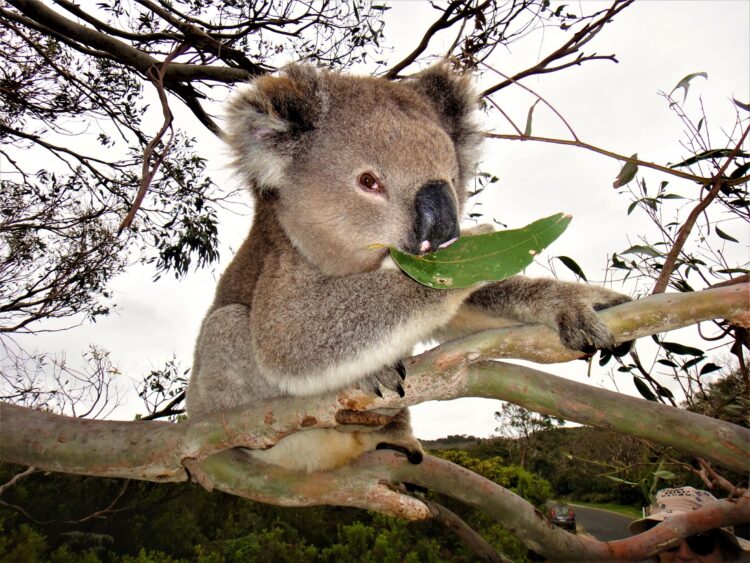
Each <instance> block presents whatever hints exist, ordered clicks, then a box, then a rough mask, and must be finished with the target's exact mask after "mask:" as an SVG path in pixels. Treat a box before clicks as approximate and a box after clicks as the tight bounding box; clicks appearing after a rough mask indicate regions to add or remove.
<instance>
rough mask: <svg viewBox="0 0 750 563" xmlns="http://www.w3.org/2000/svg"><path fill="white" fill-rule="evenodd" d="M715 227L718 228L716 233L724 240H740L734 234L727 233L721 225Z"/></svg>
mask: <svg viewBox="0 0 750 563" xmlns="http://www.w3.org/2000/svg"><path fill="white" fill-rule="evenodd" d="M714 228H715V229H716V234H717V235H719V236H720V237H721V238H723V239H724V240H728V241H731V242H740V241H738V240H737V239H736V238H734V237H733V236H731V235H728V234H726V233H725V232H724V231H722V230H721V229H720V228H719V227H714Z"/></svg>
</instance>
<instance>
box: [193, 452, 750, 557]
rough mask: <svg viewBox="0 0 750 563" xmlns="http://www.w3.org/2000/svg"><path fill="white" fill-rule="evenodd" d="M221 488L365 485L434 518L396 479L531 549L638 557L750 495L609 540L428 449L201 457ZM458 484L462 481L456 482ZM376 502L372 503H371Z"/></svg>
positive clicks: (296, 492) (320, 495)
mask: <svg viewBox="0 0 750 563" xmlns="http://www.w3.org/2000/svg"><path fill="white" fill-rule="evenodd" d="M201 466H202V468H203V469H204V470H205V471H206V474H208V475H210V476H211V478H212V479H213V482H214V484H215V486H216V488H217V489H220V490H223V491H225V492H228V493H231V494H234V495H237V496H242V497H247V498H251V499H254V500H259V501H261V502H271V503H273V504H281V505H283V506H309V505H311V504H345V505H346V506H361V505H360V504H359V502H360V501H361V500H363V499H362V498H361V496H362V495H361V492H362V491H365V496H366V497H367V500H368V501H369V502H374V503H376V506H377V508H376V509H377V510H380V511H382V512H385V513H386V514H390V515H393V516H400V517H404V518H412V519H425V518H430V517H432V512H431V511H430V510H429V508H428V507H427V506H425V505H424V504H422V503H421V502H420V501H418V500H417V499H414V498H412V497H408V496H405V495H403V494H401V492H400V491H399V490H398V489H397V488H395V487H394V486H393V485H390V486H388V485H385V484H384V483H414V484H417V485H420V486H423V487H426V488H428V489H429V490H431V491H434V492H437V493H441V494H444V495H447V496H450V497H452V498H455V499H457V500H460V501H462V502H464V503H466V504H468V505H470V506H473V507H475V508H477V509H479V510H481V511H483V512H485V513H487V514H488V515H489V516H491V517H493V518H494V519H495V520H497V521H498V522H500V523H501V524H502V525H503V526H504V527H505V528H507V529H509V530H513V532H514V533H515V534H516V535H517V536H518V537H519V538H520V539H521V540H522V541H523V542H524V543H525V544H526V545H527V546H528V547H530V548H531V549H533V550H534V551H536V552H537V553H540V554H543V555H547V556H548V557H551V558H553V559H554V560H556V561H557V560H570V561H581V560H608V561H613V560H614V561H617V560H639V559H646V558H648V557H649V556H650V555H652V554H654V553H656V552H657V551H659V550H661V549H664V547H669V546H671V545H676V544H677V543H679V542H680V539H681V538H683V537H686V536H689V535H691V534H694V533H697V532H698V531H705V530H708V529H711V528H715V527H720V526H727V525H733V524H738V523H741V522H747V521H748V519H750V494H745V495H743V496H742V497H740V498H738V499H736V500H733V501H729V500H723V501H718V502H717V503H715V504H714V505H709V506H707V507H705V508H704V509H702V510H698V511H695V512H692V513H686V514H684V515H680V516H679V517H675V518H673V519H670V521H669V522H668V523H667V524H662V525H660V526H657V527H655V528H653V529H651V530H649V531H647V532H645V533H643V534H640V535H638V536H636V537H632V538H627V539H622V540H616V541H610V542H602V541H598V540H596V539H594V538H592V537H590V536H585V535H579V536H577V535H574V534H570V533H568V532H566V531H564V530H562V529H560V528H557V527H555V526H553V525H552V524H551V523H550V522H549V521H548V520H547V519H546V518H545V517H544V516H543V515H542V513H541V512H540V511H539V510H537V509H536V508H535V507H534V506H532V505H531V504H529V503H528V502H526V501H525V500H524V499H523V498H521V497H520V496H518V495H516V494H515V493H512V492H510V491H508V490H507V489H505V488H503V487H501V486H499V485H497V484H496V483H493V482H492V481H489V480H487V479H485V478H484V477H481V476H479V475H477V474H475V473H473V472H471V471H469V470H467V469H464V468H462V467H459V466H457V465H455V464H453V463H451V462H448V461H445V460H442V459H438V458H435V457H432V456H425V459H424V461H423V462H422V463H421V464H419V465H413V464H410V463H408V462H407V461H406V459H405V458H404V457H403V456H401V455H399V454H395V453H392V452H384V451H378V452H370V453H368V454H366V455H363V456H362V457H360V458H359V459H358V460H357V461H356V462H355V463H353V464H351V465H350V466H347V467H343V468H341V469H338V470H336V471H330V472H326V473H315V474H309V475H300V474H299V473H294V472H291V471H286V470H284V469H282V468H279V467H272V466H264V465H263V464H261V463H260V462H257V461H255V460H253V459H251V458H249V457H247V456H243V455H242V454H241V452H236V451H235V452H223V453H221V454H217V455H215V456H211V457H210V458H208V459H206V460H204V461H202V462H201ZM456 483H460V484H461V486H460V487H457V486H456ZM365 507H367V508H370V509H372V508H373V505H372V504H370V505H368V504H365Z"/></svg>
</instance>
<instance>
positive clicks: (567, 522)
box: [549, 503, 576, 532]
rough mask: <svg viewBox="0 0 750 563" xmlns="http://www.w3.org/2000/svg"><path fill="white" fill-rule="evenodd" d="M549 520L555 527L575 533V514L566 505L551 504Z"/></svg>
mask: <svg viewBox="0 0 750 563" xmlns="http://www.w3.org/2000/svg"><path fill="white" fill-rule="evenodd" d="M549 519H550V522H552V523H553V524H554V525H555V526H560V527H561V528H565V529H566V530H570V531H572V532H575V531H576V513H575V512H574V511H573V507H572V506H569V505H567V504H561V503H557V504H553V505H552V506H550V508H549Z"/></svg>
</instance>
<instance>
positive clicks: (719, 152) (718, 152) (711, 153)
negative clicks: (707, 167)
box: [669, 149, 750, 168]
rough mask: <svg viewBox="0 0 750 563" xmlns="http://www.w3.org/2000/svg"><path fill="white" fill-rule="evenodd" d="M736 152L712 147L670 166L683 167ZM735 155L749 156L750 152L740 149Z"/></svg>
mask: <svg viewBox="0 0 750 563" xmlns="http://www.w3.org/2000/svg"><path fill="white" fill-rule="evenodd" d="M733 152H734V149H710V150H707V151H703V152H699V153H698V154H696V155H695V156H691V157H690V158H688V159H687V160H683V161H682V162H678V163H677V164H671V165H670V166H669V167H670V168H681V167H683V166H691V165H693V164H695V163H696V162H700V161H701V160H708V159H710V158H724V157H726V156H729V155H730V154H732V153H733ZM735 156H739V157H743V158H745V157H748V156H750V154H747V153H745V152H742V151H738V152H737V154H736V155H735Z"/></svg>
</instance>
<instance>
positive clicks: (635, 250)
mask: <svg viewBox="0 0 750 563" xmlns="http://www.w3.org/2000/svg"><path fill="white" fill-rule="evenodd" d="M621 254H644V255H646V256H651V257H652V258H658V257H660V256H664V255H663V254H662V253H661V252H659V251H658V250H656V249H655V248H654V247H652V246H644V245H642V244H636V245H635V246H631V247H630V248H628V249H627V250H626V251H624V252H622V253H621Z"/></svg>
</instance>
